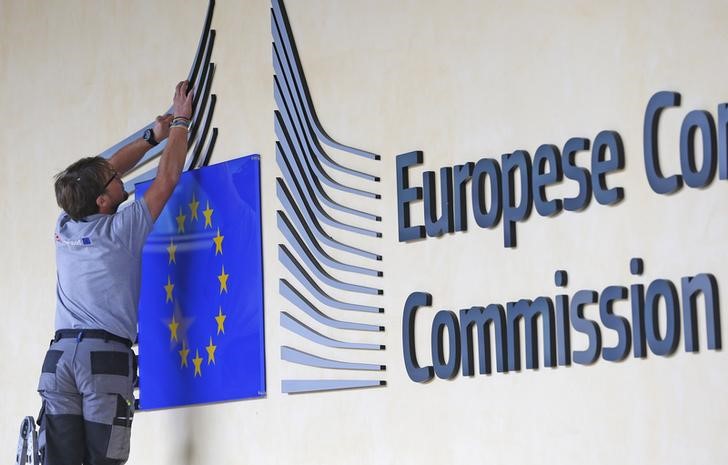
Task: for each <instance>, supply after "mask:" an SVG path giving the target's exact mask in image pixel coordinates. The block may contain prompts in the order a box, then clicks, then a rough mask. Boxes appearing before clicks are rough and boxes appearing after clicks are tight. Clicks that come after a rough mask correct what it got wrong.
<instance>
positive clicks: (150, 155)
mask: <svg viewBox="0 0 728 465" xmlns="http://www.w3.org/2000/svg"><path fill="white" fill-rule="evenodd" d="M214 32H215V31H214V30H213V31H211V33H212V34H211V36H210V39H211V40H214V37H215V34H214ZM207 59H208V60H209V55H208V56H207ZM206 68H209V73H204V74H205V77H204V79H205V80H204V81H203V82H202V86H203V87H202V90H203V92H202V95H203V97H202V106H196V107H193V108H195V110H194V113H193V124H192V128H191V129H190V133H189V134H188V135H187V148H188V150H189V148H190V147H191V146H192V144H193V143H194V140H195V137H196V133H197V129H198V127H199V124H198V120H199V118H200V115H201V114H203V112H204V111H205V110H206V105H207V97H208V95H209V94H210V89H211V88H212V78H213V76H214V74H215V64H214V63H206ZM198 89H199V88H198ZM199 95H200V94H198V96H199ZM196 97H197V96H196ZM166 146H167V141H166V140H165V141H163V142H162V143H160V144H159V145H158V146H157V147H154V149H153V150H155V149H156V151H155V152H152V151H151V150H150V151H149V152H147V153H146V154H145V155H144V156H143V157H142V159H141V160H139V162H138V163H137V164H136V165H135V166H134V168H132V169H131V170H130V171H129V173H134V172H136V171H137V170H139V169H140V168H142V167H144V166H145V165H146V164H148V163H149V162H151V161H152V160H154V159H155V158H157V157H158V156H160V155H161V152H162V150H163V149H164V148H165V147H166ZM190 155H191V154H189V153H188V154H187V157H186V159H185V167H184V169H185V170H187V169H189V166H190V165H191V163H190V161H191V160H190V158H191V157H190ZM156 173H157V169H156V167H155V168H152V169H151V170H148V171H146V172H144V173H143V174H142V175H140V176H137V177H135V178H133V179H132V180H131V181H128V182H125V183H124V187H125V189H126V191H127V192H129V193H130V194H131V193H133V192H134V187H133V186H134V184H136V183H138V182H142V181H147V180H149V179H152V178H153V177H154V176H155V175H156ZM127 187H128V188H127Z"/></svg>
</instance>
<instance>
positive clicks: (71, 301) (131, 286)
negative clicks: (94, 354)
mask: <svg viewBox="0 0 728 465" xmlns="http://www.w3.org/2000/svg"><path fill="white" fill-rule="evenodd" d="M153 225H154V222H153V221H152V216H151V214H150V212H149V208H148V207H147V204H146V202H145V201H144V199H143V198H141V199H139V200H137V201H135V202H133V203H132V204H131V205H129V206H128V207H126V208H124V209H122V210H120V211H118V212H117V213H114V214H112V215H107V214H101V213H99V214H96V215H91V216H87V217H86V218H83V219H81V220H78V221H76V220H73V219H71V218H70V217H69V216H68V215H67V214H66V213H63V214H61V216H60V217H59V218H58V223H57V224H56V232H55V240H56V268H57V273H58V280H57V285H56V294H57V300H56V302H57V303H56V325H55V326H56V329H57V330H58V329H103V330H106V331H108V332H110V333H112V334H115V335H117V336H121V337H125V338H128V339H129V340H131V341H134V340H136V335H137V317H138V304H139V289H140V287H141V255H142V248H143V247H144V243H145V241H146V238H147V236H148V235H149V233H150V231H151V229H152V226H153Z"/></svg>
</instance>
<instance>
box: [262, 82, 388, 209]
mask: <svg viewBox="0 0 728 465" xmlns="http://www.w3.org/2000/svg"><path fill="white" fill-rule="evenodd" d="M273 98H274V100H275V101H276V104H277V105H278V109H279V110H280V113H281V116H282V118H285V123H287V124H284V122H283V121H281V128H283V129H284V130H285V131H286V135H287V136H289V135H290V133H291V132H293V135H294V138H295V141H296V147H297V148H298V150H297V151H298V152H299V153H302V154H303V155H304V160H305V163H306V165H307V166H308V168H309V172H311V173H313V174H314V175H315V177H316V178H317V179H319V180H320V181H322V182H323V183H324V184H326V185H327V186H329V187H331V188H334V189H337V190H340V191H343V192H349V193H352V194H356V195H360V196H362V197H369V198H372V199H379V198H381V196H380V195H379V194H376V193H374V192H369V191H365V190H362V189H357V188H354V187H350V186H346V185H344V184H341V183H339V182H336V181H334V180H333V179H332V178H331V176H329V175H328V173H326V171H325V170H324V169H323V167H322V166H321V163H320V162H319V161H318V158H317V157H315V156H314V155H313V154H312V153H311V147H310V144H308V142H307V141H301V135H300V133H301V128H300V121H297V120H295V119H293V115H292V114H291V110H290V107H289V104H288V102H287V101H286V100H285V99H284V98H283V97H282V96H281V87H280V82H279V81H278V78H277V77H276V76H273ZM275 113H279V112H278V111H276V112H275ZM277 116H278V115H276V117H277ZM288 128H290V130H289V129H288ZM276 135H277V136H278V139H279V140H282V137H283V136H281V135H279V134H278V133H276ZM304 142H306V144H305V145H306V146H305V147H304ZM289 145H290V146H291V147H292V148H293V144H291V143H289Z"/></svg>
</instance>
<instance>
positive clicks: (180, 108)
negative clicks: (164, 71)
mask: <svg viewBox="0 0 728 465" xmlns="http://www.w3.org/2000/svg"><path fill="white" fill-rule="evenodd" d="M189 85H190V82H189V81H182V82H180V83H179V84H177V87H176V88H175V90H174V98H173V99H172V110H173V112H174V116H181V117H183V118H187V119H190V118H192V97H193V96H194V95H193V94H194V92H193V91H192V90H190V91H189V92H187V88H188V87H189Z"/></svg>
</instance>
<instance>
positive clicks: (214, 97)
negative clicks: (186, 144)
mask: <svg viewBox="0 0 728 465" xmlns="http://www.w3.org/2000/svg"><path fill="white" fill-rule="evenodd" d="M216 103H217V95H215V94H212V95H211V96H210V106H209V108H208V109H207V113H206V114H205V122H204V123H203V125H202V133H200V135H199V137H198V139H197V144H196V145H195V150H194V151H193V154H192V158H191V159H190V163H189V165H187V169H190V168H194V167H195V165H197V162H198V160H199V159H200V153H202V146H203V145H204V143H205V140H206V139H207V132H208V131H209V130H210V126H211V123H212V117H213V115H214V114H215V104H216Z"/></svg>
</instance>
